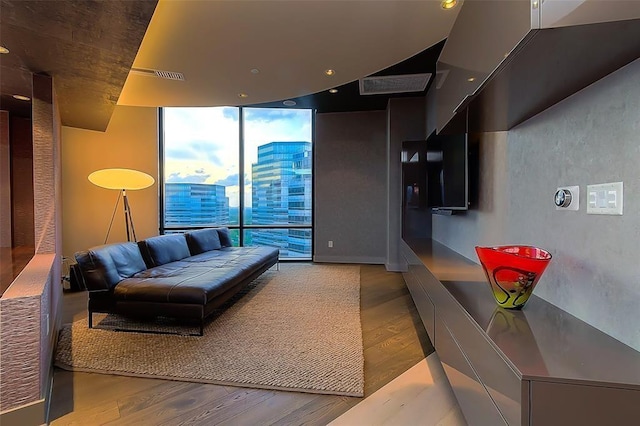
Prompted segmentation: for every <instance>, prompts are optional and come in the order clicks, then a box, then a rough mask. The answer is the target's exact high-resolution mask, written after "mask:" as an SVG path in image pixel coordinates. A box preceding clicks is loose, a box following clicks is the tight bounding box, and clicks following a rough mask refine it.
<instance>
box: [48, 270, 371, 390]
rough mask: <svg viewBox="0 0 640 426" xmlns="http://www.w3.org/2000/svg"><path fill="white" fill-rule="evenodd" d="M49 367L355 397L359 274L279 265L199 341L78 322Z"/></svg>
mask: <svg viewBox="0 0 640 426" xmlns="http://www.w3.org/2000/svg"><path fill="white" fill-rule="evenodd" d="M106 321H107V325H109V323H108V321H111V320H109V319H106ZM98 327H100V325H98ZM162 327H164V325H163V326H162ZM55 364H56V365H57V366H59V367H61V368H64V369H68V370H73V371H85V372H96V373H105V374H118V375H126V376H139V377H152V378H161V379H170V380H181V381H190V382H201V383H214V384H221V385H233V386H244V387H254V388H264V389H279V390H291V391H302V392H312V393H326V394H337V395H348V396H363V395H364V354H363V346H362V329H361V324H360V267H359V266H353V265H312V264H281V265H280V271H275V270H273V269H271V270H269V271H267V272H265V273H264V274H263V275H262V276H261V277H259V278H258V279H256V280H255V281H254V282H253V283H252V286H251V288H250V290H249V291H248V292H247V293H246V294H244V295H243V296H242V297H240V298H237V300H235V301H234V303H232V304H230V306H227V307H224V308H223V309H221V311H220V312H218V313H216V314H215V315H214V318H213V320H211V321H209V322H208V323H207V324H206V326H205V329H204V336H184V335H175V334H174V335H167V334H149V333H138V332H121V331H113V330H109V329H100V328H94V329H89V328H88V327H87V322H86V320H83V321H78V322H75V323H73V324H68V325H65V326H64V327H63V329H62V330H61V332H60V336H59V340H58V345H57V350H56V356H55Z"/></svg>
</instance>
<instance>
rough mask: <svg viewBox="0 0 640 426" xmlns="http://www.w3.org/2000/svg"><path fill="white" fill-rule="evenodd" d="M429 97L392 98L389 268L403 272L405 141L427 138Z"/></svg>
mask: <svg viewBox="0 0 640 426" xmlns="http://www.w3.org/2000/svg"><path fill="white" fill-rule="evenodd" d="M425 107H426V104H425V99H424V98H423V97H415V98H414V97H411V98H395V99H390V100H389V105H388V107H387V112H388V116H389V123H388V126H389V143H388V146H387V157H388V159H389V160H388V162H387V188H388V189H387V190H388V196H387V208H388V214H387V241H388V242H389V245H388V247H387V254H386V256H387V259H386V262H385V266H386V268H387V270H389V271H402V270H403V269H405V267H406V266H405V265H404V264H403V262H402V261H401V260H400V240H401V238H402V191H403V189H402V162H401V156H402V142H403V141H406V140H421V139H425V137H426V131H425V127H426V124H425V116H426V112H425Z"/></svg>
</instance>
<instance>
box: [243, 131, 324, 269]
mask: <svg viewBox="0 0 640 426" xmlns="http://www.w3.org/2000/svg"><path fill="white" fill-rule="evenodd" d="M251 178H252V209H253V211H252V214H253V224H254V225H311V209H312V207H311V203H312V199H311V142H271V143H268V144H266V145H262V146H260V147H258V161H257V162H256V163H254V164H253V167H252V171H251ZM252 232H253V234H252V237H253V241H252V244H253V245H268V246H274V247H279V248H280V256H281V257H289V258H296V257H303V258H309V257H310V256H311V230H310V229H268V230H266V229H265V230H258V229H256V230H253V231H252Z"/></svg>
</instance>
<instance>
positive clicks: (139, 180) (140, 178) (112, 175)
mask: <svg viewBox="0 0 640 426" xmlns="http://www.w3.org/2000/svg"><path fill="white" fill-rule="evenodd" d="M89 181H90V182H91V183H93V184H94V185H96V186H99V187H101V188H106V189H117V190H118V191H120V192H119V193H118V199H117V200H116V205H115V207H114V208H113V214H112V215H111V222H109V229H108V230H107V236H106V237H105V238H104V244H106V243H107V240H108V239H109V233H110V232H111V226H112V225H113V219H114V217H115V216H116V211H117V210H118V204H119V203H120V198H122V199H123V206H124V226H125V229H126V230H127V241H131V237H133V241H138V240H137V238H136V230H135V227H134V226H133V217H132V216H131V207H130V206H129V200H128V199H127V191H133V190H137V189H145V188H148V187H150V186H151V185H153V184H154V182H155V179H154V178H153V177H152V176H150V175H148V174H146V173H144V172H140V171H138V170H132V169H102V170H97V171H95V172H93V173H91V174H90V175H89Z"/></svg>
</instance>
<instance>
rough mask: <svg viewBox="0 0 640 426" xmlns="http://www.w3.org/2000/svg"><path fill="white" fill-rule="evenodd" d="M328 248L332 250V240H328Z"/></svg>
mask: <svg viewBox="0 0 640 426" xmlns="http://www.w3.org/2000/svg"><path fill="white" fill-rule="evenodd" d="M328 246H329V248H333V241H332V240H329V243H328Z"/></svg>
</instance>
